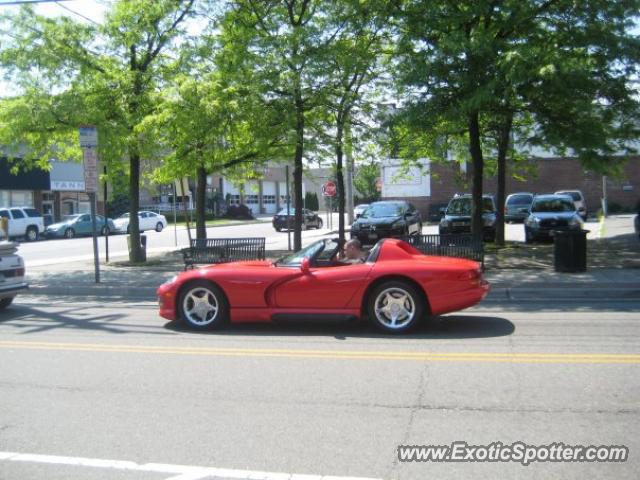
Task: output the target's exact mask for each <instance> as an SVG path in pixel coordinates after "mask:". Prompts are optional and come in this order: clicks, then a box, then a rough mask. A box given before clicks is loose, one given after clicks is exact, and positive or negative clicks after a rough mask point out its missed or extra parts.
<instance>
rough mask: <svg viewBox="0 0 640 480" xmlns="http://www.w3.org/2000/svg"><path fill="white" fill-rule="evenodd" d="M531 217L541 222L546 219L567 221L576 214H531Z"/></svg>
mask: <svg viewBox="0 0 640 480" xmlns="http://www.w3.org/2000/svg"><path fill="white" fill-rule="evenodd" d="M531 215H532V216H534V217H537V218H539V219H541V220H545V219H548V218H562V219H567V220H568V219H570V218H573V217H574V216H575V215H576V212H532V213H531Z"/></svg>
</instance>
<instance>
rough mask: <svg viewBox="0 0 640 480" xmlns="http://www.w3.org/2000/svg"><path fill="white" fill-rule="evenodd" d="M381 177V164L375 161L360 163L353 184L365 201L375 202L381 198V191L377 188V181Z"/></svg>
mask: <svg viewBox="0 0 640 480" xmlns="http://www.w3.org/2000/svg"><path fill="white" fill-rule="evenodd" d="M379 179H380V164H379V163H377V162H375V161H371V162H370V163H366V164H362V165H359V166H358V167H357V168H356V173H355V177H354V178H353V186H354V187H355V189H356V191H357V192H358V193H359V194H360V196H361V198H362V199H363V201H365V202H375V201H376V200H379V199H380V192H379V191H378V189H377V188H376V183H377V181H378V180H379Z"/></svg>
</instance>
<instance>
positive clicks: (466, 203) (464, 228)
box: [438, 195, 496, 242]
mask: <svg viewBox="0 0 640 480" xmlns="http://www.w3.org/2000/svg"><path fill="white" fill-rule="evenodd" d="M471 204H472V197H471V195H456V196H455V197H453V198H452V199H451V200H450V201H449V205H447V209H446V210H445V212H444V217H442V219H441V220H440V225H439V227H438V230H439V232H440V235H446V234H451V233H471ZM482 222H483V227H482V237H483V239H484V240H485V241H489V242H493V241H494V240H495V239H496V204H495V202H494V201H493V196H491V195H483V196H482Z"/></svg>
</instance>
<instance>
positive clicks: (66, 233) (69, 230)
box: [64, 228, 76, 238]
mask: <svg viewBox="0 0 640 480" xmlns="http://www.w3.org/2000/svg"><path fill="white" fill-rule="evenodd" d="M75 236H76V232H75V230H74V229H73V228H67V229H66V230H65V231H64V237H65V238H73V237H75Z"/></svg>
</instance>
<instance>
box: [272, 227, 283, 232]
mask: <svg viewBox="0 0 640 480" xmlns="http://www.w3.org/2000/svg"><path fill="white" fill-rule="evenodd" d="M273 228H275V229H276V232H279V231H280V230H282V229H281V228H280V227H273Z"/></svg>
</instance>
